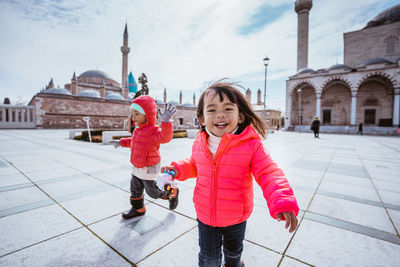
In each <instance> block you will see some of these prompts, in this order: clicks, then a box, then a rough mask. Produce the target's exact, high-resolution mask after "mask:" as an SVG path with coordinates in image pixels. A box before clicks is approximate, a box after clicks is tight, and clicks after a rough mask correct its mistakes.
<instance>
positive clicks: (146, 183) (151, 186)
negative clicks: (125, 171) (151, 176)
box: [131, 175, 165, 198]
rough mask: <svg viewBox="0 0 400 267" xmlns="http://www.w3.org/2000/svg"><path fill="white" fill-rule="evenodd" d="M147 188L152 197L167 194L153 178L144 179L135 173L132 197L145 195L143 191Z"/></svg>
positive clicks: (132, 179) (132, 183)
mask: <svg viewBox="0 0 400 267" xmlns="http://www.w3.org/2000/svg"><path fill="white" fill-rule="evenodd" d="M144 189H146V193H147V194H148V195H149V196H150V197H152V198H161V197H164V196H165V191H161V190H160V189H159V188H158V187H157V186H156V182H155V181H152V180H142V179H140V178H138V177H136V176H135V175H132V178H131V197H132V198H139V197H141V196H142V195H143V191H144Z"/></svg>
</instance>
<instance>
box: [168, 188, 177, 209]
mask: <svg viewBox="0 0 400 267" xmlns="http://www.w3.org/2000/svg"><path fill="white" fill-rule="evenodd" d="M178 195H179V189H178V188H174V190H173V192H172V194H171V195H170V196H169V197H168V201H169V209H170V210H174V209H176V207H178V203H179V199H178Z"/></svg>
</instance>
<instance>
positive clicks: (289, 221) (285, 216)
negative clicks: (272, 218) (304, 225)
mask: <svg viewBox="0 0 400 267" xmlns="http://www.w3.org/2000/svg"><path fill="white" fill-rule="evenodd" d="M276 218H277V219H278V221H282V220H285V221H286V225H285V228H286V229H288V227H289V226H290V228H289V233H293V231H294V230H296V227H297V224H298V221H297V217H296V215H294V213H293V212H288V211H285V212H281V213H278V215H276Z"/></svg>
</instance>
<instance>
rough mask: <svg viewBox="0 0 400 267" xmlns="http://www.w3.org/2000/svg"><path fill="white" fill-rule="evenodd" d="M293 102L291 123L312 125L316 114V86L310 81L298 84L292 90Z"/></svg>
mask: <svg viewBox="0 0 400 267" xmlns="http://www.w3.org/2000/svg"><path fill="white" fill-rule="evenodd" d="M291 102H292V103H291V106H292V109H291V114H290V118H291V122H290V123H291V124H292V125H310V124H311V123H312V121H313V119H314V117H315V114H316V86H315V85H314V84H313V83H311V82H309V81H300V82H298V83H296V84H295V85H294V86H293V88H292V90H291ZM299 102H300V104H299Z"/></svg>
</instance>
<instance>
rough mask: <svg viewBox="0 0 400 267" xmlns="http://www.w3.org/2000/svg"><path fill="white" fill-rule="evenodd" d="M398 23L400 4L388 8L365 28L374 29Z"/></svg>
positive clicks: (399, 19)
mask: <svg viewBox="0 0 400 267" xmlns="http://www.w3.org/2000/svg"><path fill="white" fill-rule="evenodd" d="M397 21H400V4H398V5H395V6H393V7H391V8H388V9H386V10H385V11H383V12H382V13H380V14H378V15H377V16H376V17H374V18H373V19H371V20H370V21H369V22H368V23H367V26H365V28H372V27H375V26H379V25H385V24H390V23H393V22H397Z"/></svg>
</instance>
